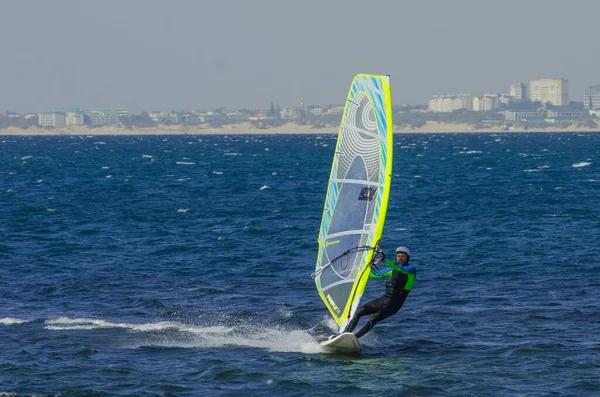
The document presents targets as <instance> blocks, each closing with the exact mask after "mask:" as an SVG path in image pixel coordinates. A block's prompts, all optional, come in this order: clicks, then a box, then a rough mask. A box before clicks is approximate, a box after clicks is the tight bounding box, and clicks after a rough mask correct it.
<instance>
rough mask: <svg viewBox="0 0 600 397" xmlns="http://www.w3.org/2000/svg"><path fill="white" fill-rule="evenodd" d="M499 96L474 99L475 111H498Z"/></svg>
mask: <svg viewBox="0 0 600 397" xmlns="http://www.w3.org/2000/svg"><path fill="white" fill-rule="evenodd" d="M498 97H499V95H498V94H485V95H483V96H476V97H475V98H473V110H474V111H476V112H487V111H488V110H494V109H498Z"/></svg>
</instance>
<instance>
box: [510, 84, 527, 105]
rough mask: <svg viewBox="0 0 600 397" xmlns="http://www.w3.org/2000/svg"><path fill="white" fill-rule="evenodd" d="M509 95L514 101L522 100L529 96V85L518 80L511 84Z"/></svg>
mask: <svg viewBox="0 0 600 397" xmlns="http://www.w3.org/2000/svg"><path fill="white" fill-rule="evenodd" d="M508 95H509V96H510V97H511V98H512V99H513V100H514V101H522V100H524V99H525V98H527V86H526V85H525V83H521V82H516V83H512V84H511V85H510V88H509V91H508Z"/></svg>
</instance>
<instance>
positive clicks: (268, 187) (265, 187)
mask: <svg viewBox="0 0 600 397" xmlns="http://www.w3.org/2000/svg"><path fill="white" fill-rule="evenodd" d="M265 189H272V187H271V186H268V185H263V186H262V187H261V188H260V190H265Z"/></svg>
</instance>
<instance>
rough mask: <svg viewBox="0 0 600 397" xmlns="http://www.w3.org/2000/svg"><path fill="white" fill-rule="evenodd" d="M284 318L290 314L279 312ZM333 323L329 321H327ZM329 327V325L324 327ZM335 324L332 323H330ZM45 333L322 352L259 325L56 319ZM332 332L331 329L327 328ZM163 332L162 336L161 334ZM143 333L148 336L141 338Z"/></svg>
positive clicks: (308, 338) (300, 336)
mask: <svg viewBox="0 0 600 397" xmlns="http://www.w3.org/2000/svg"><path fill="white" fill-rule="evenodd" d="M282 315H283V316H284V317H289V316H291V313H287V312H285V311H284V312H283V313H282ZM331 322H333V320H331ZM327 325H328V326H330V325H331V324H327ZM333 325H335V323H333ZM45 328H46V329H47V330H49V331H62V332H65V331H86V330H96V329H111V328H112V329H116V330H118V329H121V330H126V331H129V332H139V333H141V334H142V335H140V337H135V338H134V340H133V341H130V342H128V345H131V346H130V347H139V346H148V345H153V346H165V347H183V348H219V347H230V346H239V347H251V348H260V349H267V350H270V351H279V352H303V353H309V354H310V353H322V352H323V349H322V347H321V346H320V345H319V342H318V341H317V339H316V338H315V337H314V336H312V335H311V334H310V333H309V330H301V329H291V330H290V329H285V328H281V327H277V326H261V325H241V326H239V325H236V326H224V325H192V324H183V323H178V322H171V321H159V322H154V323H142V324H136V323H128V322H123V323H121V322H113V321H106V320H100V319H93V318H68V317H60V318H57V319H53V320H47V321H46V322H45ZM330 328H331V330H332V331H333V330H335V329H336V328H335V326H333V327H330ZM162 332H164V335H163V334H161V333H162ZM144 333H151V334H150V335H147V334H146V335H144Z"/></svg>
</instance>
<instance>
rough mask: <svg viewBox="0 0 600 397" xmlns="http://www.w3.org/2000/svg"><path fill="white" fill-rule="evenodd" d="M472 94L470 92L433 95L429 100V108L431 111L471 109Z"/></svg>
mask: <svg viewBox="0 0 600 397" xmlns="http://www.w3.org/2000/svg"><path fill="white" fill-rule="evenodd" d="M472 108H473V96H472V95H471V94H449V95H434V96H433V99H430V100H429V110H430V111H432V112H453V111H455V110H459V109H467V110H472Z"/></svg>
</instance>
